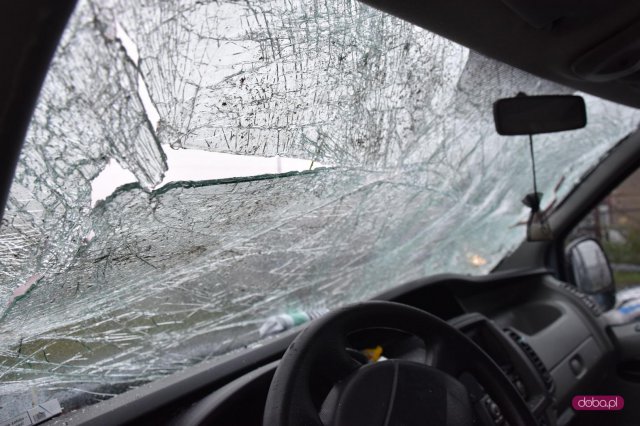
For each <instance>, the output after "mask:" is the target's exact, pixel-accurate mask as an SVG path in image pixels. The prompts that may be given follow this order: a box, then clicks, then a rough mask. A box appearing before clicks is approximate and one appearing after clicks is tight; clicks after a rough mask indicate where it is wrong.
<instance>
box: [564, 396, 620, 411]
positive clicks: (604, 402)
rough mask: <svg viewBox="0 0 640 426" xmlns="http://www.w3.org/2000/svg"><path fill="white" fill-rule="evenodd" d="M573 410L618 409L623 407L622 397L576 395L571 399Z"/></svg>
mask: <svg viewBox="0 0 640 426" xmlns="http://www.w3.org/2000/svg"><path fill="white" fill-rule="evenodd" d="M571 405H572V406H573V409H574V410H579V411H583V410H604V411H618V410H622V408H623V407H624V398H622V397H621V396H620V395H576V396H574V397H573V399H572V400H571Z"/></svg>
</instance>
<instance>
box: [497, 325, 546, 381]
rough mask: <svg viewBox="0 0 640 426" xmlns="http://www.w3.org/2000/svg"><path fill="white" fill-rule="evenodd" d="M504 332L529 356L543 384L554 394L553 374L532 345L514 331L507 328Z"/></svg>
mask: <svg viewBox="0 0 640 426" xmlns="http://www.w3.org/2000/svg"><path fill="white" fill-rule="evenodd" d="M504 332H505V333H506V335H507V336H509V337H511V339H513V341H514V342H516V344H517V345H518V346H520V348H521V349H522V351H523V352H524V353H525V355H527V358H529V360H530V361H531V363H532V364H533V366H534V367H535V368H536V370H537V371H538V374H539V375H540V378H541V379H542V382H543V383H544V386H545V388H546V389H547V391H548V392H549V393H553V391H554V390H555V383H554V382H553V377H551V374H549V370H547V367H546V366H545V365H544V363H543V362H542V360H541V359H540V357H538V354H537V353H536V351H534V350H533V348H532V347H531V345H529V344H528V343H527V342H525V341H524V339H523V338H522V336H520V335H519V334H518V333H516V332H515V331H513V330H512V329H510V328H505V329H504Z"/></svg>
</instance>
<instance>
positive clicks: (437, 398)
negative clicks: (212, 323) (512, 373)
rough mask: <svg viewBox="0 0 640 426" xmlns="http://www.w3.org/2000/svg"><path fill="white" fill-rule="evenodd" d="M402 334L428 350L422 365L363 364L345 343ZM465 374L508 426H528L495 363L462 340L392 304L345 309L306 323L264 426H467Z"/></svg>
mask: <svg viewBox="0 0 640 426" xmlns="http://www.w3.org/2000/svg"><path fill="white" fill-rule="evenodd" d="M375 328H378V329H395V330H399V331H403V332H408V333H410V334H412V335H414V336H416V337H418V338H419V339H421V340H422V341H423V342H424V343H425V345H426V346H425V347H426V348H428V357H427V358H428V361H427V364H423V363H418V362H413V361H408V360H402V359H391V360H386V361H382V362H376V363H369V364H362V363H361V362H358V361H356V360H355V359H354V358H353V357H352V356H350V355H349V353H348V351H347V349H346V347H347V336H348V335H349V334H351V333H353V332H356V331H358V330H363V329H375ZM463 372H466V373H469V374H470V375H471V376H472V377H473V378H475V379H476V380H477V382H478V383H480V384H481V385H482V387H483V388H484V389H485V390H486V392H487V393H488V394H489V395H490V396H491V398H492V399H493V400H494V401H495V402H496V403H497V405H498V406H499V407H500V409H501V411H502V415H503V416H504V418H505V420H506V421H507V422H508V423H509V425H510V426H517V425H523V426H534V425H536V424H537V422H536V421H535V420H534V418H533V415H532V414H531V411H529V409H528V407H527V404H526V403H525V402H524V400H523V399H522V398H521V397H520V395H519V393H518V391H517V390H516V388H515V387H514V386H513V385H512V384H511V382H510V381H509V379H508V378H507V377H506V376H505V374H504V373H503V372H502V370H501V369H500V367H498V366H497V365H496V364H495V362H494V361H493V360H492V359H491V358H489V356H487V355H486V354H485V353H484V352H483V351H482V349H480V347H478V346H477V345H476V344H475V343H473V342H472V341H471V340H470V339H469V338H468V337H466V336H465V335H464V334H462V333H461V332H460V331H458V330H456V329H455V328H454V327H452V326H451V325H449V324H448V323H446V322H445V321H443V320H441V319H439V318H437V317H435V316H433V315H431V314H428V313H426V312H424V311H421V310H419V309H416V308H413V307H409V306H406V305H401V304H398V303H392V302H366V303H361V304H356V305H352V306H349V307H345V308H342V309H338V310H336V311H334V312H330V313H329V314H327V315H326V316H324V317H322V318H320V319H318V320H316V321H314V322H313V323H311V324H310V325H309V326H308V327H307V328H306V329H305V330H304V331H302V333H300V334H299V335H298V337H297V338H296V339H295V340H294V341H293V342H292V343H291V345H290V346H289V348H288V349H287V351H286V352H285V354H284V356H283V358H282V360H281V362H280V365H279V366H278V368H277V370H276V372H275V376H274V378H273V380H272V382H271V386H270V388H269V394H268V396H267V402H266V406H265V413H264V421H263V425H264V426H357V425H367V426H371V425H381V426H382V425H385V426H386V425H400V424H401V425H407V426H411V425H425V424H428V425H432V426H463V425H469V424H472V422H473V418H474V413H473V409H472V405H471V403H470V400H469V393H468V390H467V388H466V387H465V385H463V384H462V383H461V382H460V381H459V380H458V377H459V376H460V375H461V374H462V373H463Z"/></svg>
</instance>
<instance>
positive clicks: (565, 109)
mask: <svg viewBox="0 0 640 426" xmlns="http://www.w3.org/2000/svg"><path fill="white" fill-rule="evenodd" d="M493 118H494V121H495V125H496V130H497V131H498V133H499V134H501V135H535V134H537V133H551V132H561V131H564V130H573V129H580V128H582V127H584V126H585V125H586V124H587V113H586V109H585V105H584V99H582V97H581V96H570V95H548V96H526V95H519V96H516V97H515V98H506V99H499V100H498V101H496V102H495V103H494V104H493Z"/></svg>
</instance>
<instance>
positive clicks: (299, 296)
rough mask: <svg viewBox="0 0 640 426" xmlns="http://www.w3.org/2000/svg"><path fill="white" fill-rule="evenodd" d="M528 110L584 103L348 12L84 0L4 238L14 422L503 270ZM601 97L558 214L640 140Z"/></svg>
mask: <svg viewBox="0 0 640 426" xmlns="http://www.w3.org/2000/svg"><path fill="white" fill-rule="evenodd" d="M518 92H525V93H527V94H548V93H553V94H558V93H572V91H571V90H569V89H567V88H564V87H561V86H558V85H556V84H553V83H550V82H547V81H543V80H541V79H539V78H537V77H534V76H531V75H529V74H526V73H523V72H521V71H518V70H515V69H513V68H510V67H508V66H506V65H503V64H500V63H497V62H495V61H493V60H489V59H487V58H484V57H482V56H480V55H478V54H476V53H474V52H471V51H469V50H468V49H466V48H464V47H461V46H459V45H456V44H454V43H452V42H450V41H448V40H445V39H443V38H441V37H439V36H436V35H434V34H432V33H430V32H428V31H425V30H422V29H420V28H417V27H415V26H413V25H411V24H408V23H405V22H403V21H400V20H398V19H396V18H393V17H390V16H387V15H384V14H383V13H381V12H379V11H376V10H374V9H371V8H369V7H367V6H364V5H361V4H359V3H357V2H356V1H352V0H329V1H302V0H291V1H267V0H265V1H260V2H237V1H232V0H219V1H201V0H197V1H196V0H185V1H181V2H179V3H178V2H161V1H154V0H137V1H126V2H125V1H117V0H93V1H89V0H84V1H80V2H79V4H78V6H77V8H76V11H75V13H74V15H73V17H72V19H71V21H70V23H69V25H68V28H67V30H66V33H65V35H64V37H63V40H62V41H61V44H60V46H59V48H58V51H57V54H56V56H55V58H54V60H53V63H52V65H51V69H50V72H49V74H48V77H47V80H46V82H45V85H44V87H43V90H42V93H41V96H40V100H39V103H38V106H37V109H36V111H35V113H34V117H33V120H32V124H31V127H30V129H29V132H28V136H27V139H26V142H25V146H24V149H23V152H22V157H21V160H20V163H19V165H18V170H17V172H16V177H15V181H14V184H13V187H12V190H11V195H10V199H9V203H8V205H7V208H6V210H5V213H4V218H3V222H2V227H1V228H0V305H1V306H2V308H1V309H2V313H1V315H2V316H1V319H0V336H1V337H0V395H4V396H1V397H0V401H1V402H0V405H1V406H2V408H1V409H2V417H5V416H6V417H10V416H11V415H13V414H16V413H19V412H21V411H23V410H25V409H28V408H29V407H31V404H32V401H40V402H44V401H46V400H48V399H51V398H57V399H58V400H60V401H61V403H62V405H63V407H64V409H67V410H68V409H72V408H74V407H78V406H82V405H86V404H90V403H93V402H96V401H99V400H102V399H105V398H109V397H111V396H113V395H114V394H116V393H119V392H122V391H125V390H127V389H129V388H131V387H134V386H137V385H139V384H141V383H144V382H148V381H151V380H154V379H156V378H159V377H161V376H165V375H167V374H170V373H172V372H175V371H178V370H181V369H183V368H185V367H187V366H190V365H193V364H195V363H198V362H201V361H203V360H209V359H215V358H216V357H219V356H221V355H224V354H227V353H229V352H231V351H234V350H236V349H239V348H243V347H246V346H247V345H252V344H255V343H256V342H258V341H260V339H261V335H260V331H259V330H260V328H261V327H262V326H263V325H264V323H265V320H266V319H267V318H269V317H270V316H272V315H277V314H281V313H286V312H298V311H316V312H320V311H322V310H325V309H332V308H334V307H336V306H340V305H343V304H345V303H349V302H354V301H359V300H364V299H367V298H370V297H372V296H374V295H376V294H378V293H380V292H382V291H383V290H385V289H389V288H391V287H393V286H397V285H399V284H401V283H404V282H406V281H409V280H412V279H417V278H420V277H424V276H428V275H432V274H436V273H440V272H454V273H462V274H486V273H488V272H489V271H491V269H492V268H494V267H495V266H496V264H497V263H498V262H499V261H500V260H501V259H502V258H503V257H504V256H505V255H507V254H509V253H510V252H511V251H512V250H514V249H515V248H516V247H517V246H518V245H519V244H520V243H521V242H522V241H523V239H524V237H525V229H524V226H523V225H524V223H525V222H526V219H527V216H528V212H527V210H526V208H525V207H524V206H523V205H522V204H521V202H520V200H521V199H522V198H523V196H524V195H525V194H527V193H529V192H531V175H530V160H529V156H528V145H527V144H528V141H527V139H526V138H517V137H503V136H498V135H497V134H496V132H495V130H494V127H493V121H492V104H493V102H494V101H495V100H497V99H498V98H500V97H508V96H514V95H515V94H517V93H518ZM585 98H586V99H585V100H586V102H587V111H588V120H589V124H588V126H587V127H586V128H585V129H582V130H579V131H573V132H564V133H560V134H555V135H542V136H537V137H536V138H535V150H536V163H537V166H538V177H539V183H538V187H539V189H540V190H541V191H542V192H544V197H543V199H542V203H543V206H550V205H552V204H553V203H554V202H557V200H560V199H562V197H564V196H565V195H566V194H567V193H568V192H569V191H570V190H571V189H572V188H573V187H574V185H575V184H576V183H577V182H578V181H579V179H580V177H581V176H582V175H583V174H584V173H585V172H586V171H587V170H588V169H589V168H591V167H592V166H593V165H594V164H596V163H597V162H598V161H599V159H600V158H601V157H602V156H603V155H604V154H605V153H606V151H607V150H608V149H609V148H611V147H612V146H613V145H614V144H615V143H616V142H618V141H619V140H620V139H621V138H622V137H624V136H625V135H626V134H628V133H629V132H630V131H632V130H633V129H635V128H636V126H637V124H638V118H639V117H640V116H639V115H638V113H637V112H636V110H632V109H630V108H626V107H623V106H619V105H615V104H612V103H609V102H605V101H603V100H601V99H598V98H594V97H591V96H585ZM184 153H191V154H192V156H191V157H190V158H191V160H189V161H193V159H194V158H198V159H201V160H202V161H201V162H200V163H197V164H199V166H197V167H195V166H189V164H193V163H188V162H187V163H184V162H183V163H180V164H182V166H180V164H178V163H179V162H178V160H175V163H174V164H172V161H174V160H172V159H175V158H177V157H178V156H179V155H182V154H184ZM207 156H211V157H210V158H212V160H211V162H206V161H204V159H205V158H209V157H207ZM236 160H237V161H236ZM234 161H235V162H234ZM185 164H186V165H185ZM180 167H182V168H183V169H186V170H187V171H188V173H186V174H180V173H176V172H175V170H177V169H178V168H180ZM116 169H118V170H119V172H117V173H116V172H115V171H114V170H116ZM174 169H175V170H174ZM105 173H106V174H105ZM118 173H120V174H123V173H124V175H126V176H125V177H124V178H123V179H124V180H119V179H120V178H119V177H118V176H120V175H119V174H118ZM172 173H173V175H172ZM172 176H173V177H172ZM98 181H100V182H102V181H106V182H107V184H109V183H111V184H112V187H110V188H108V189H107V190H104V185H103V186H101V188H102V191H103V192H101V193H100V194H99V195H97V192H96V191H97V189H96V188H97V187H98V186H99V185H98V184H97V182H98ZM114 182H115V184H114ZM107 186H108V185H107ZM263 334H264V333H263Z"/></svg>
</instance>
